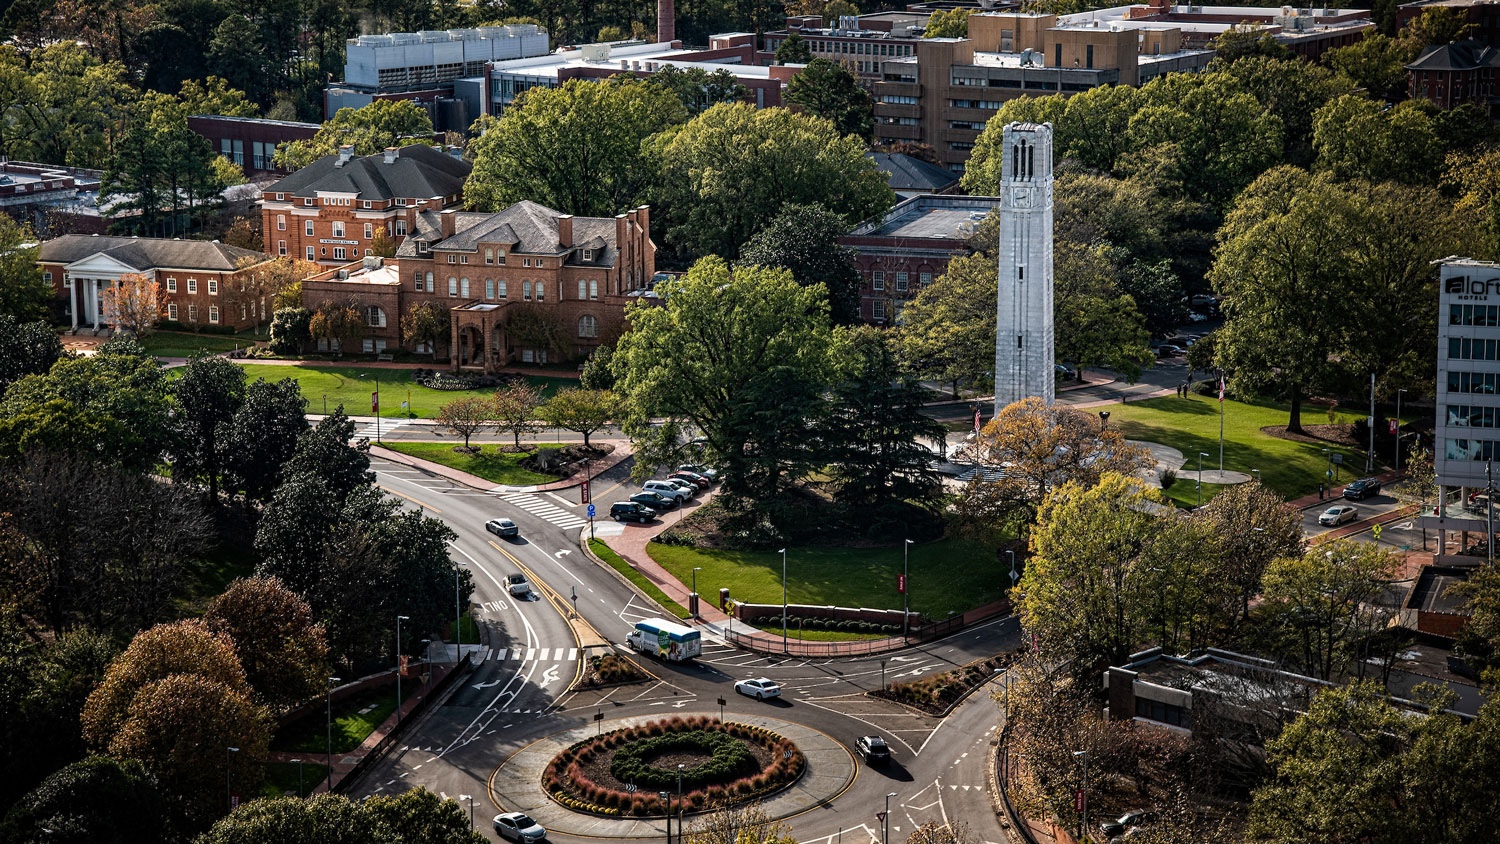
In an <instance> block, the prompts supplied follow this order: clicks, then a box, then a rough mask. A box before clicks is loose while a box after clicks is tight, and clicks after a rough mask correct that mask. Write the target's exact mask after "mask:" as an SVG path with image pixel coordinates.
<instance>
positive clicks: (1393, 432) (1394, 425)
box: [1391, 419, 1401, 437]
mask: <svg viewBox="0 0 1500 844" xmlns="http://www.w3.org/2000/svg"><path fill="white" fill-rule="evenodd" d="M1400 425H1401V423H1400V422H1397V421H1396V420H1394V419H1392V420H1391V436H1393V437H1394V436H1395V435H1396V429H1397V427H1399V426H1400Z"/></svg>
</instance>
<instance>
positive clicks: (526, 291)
mask: <svg viewBox="0 0 1500 844" xmlns="http://www.w3.org/2000/svg"><path fill="white" fill-rule="evenodd" d="M521 298H522V299H524V300H526V301H527V302H530V301H531V282H529V281H523V282H521Z"/></svg>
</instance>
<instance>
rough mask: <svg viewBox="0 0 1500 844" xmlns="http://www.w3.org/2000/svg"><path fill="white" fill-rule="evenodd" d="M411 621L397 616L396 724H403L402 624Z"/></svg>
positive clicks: (402, 616) (405, 617)
mask: <svg viewBox="0 0 1500 844" xmlns="http://www.w3.org/2000/svg"><path fill="white" fill-rule="evenodd" d="M403 621H411V619H410V618H408V617H407V616H404V615H398V616H396V723H397V724H399V723H401V622H403Z"/></svg>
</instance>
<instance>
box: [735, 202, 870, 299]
mask: <svg viewBox="0 0 1500 844" xmlns="http://www.w3.org/2000/svg"><path fill="white" fill-rule="evenodd" d="M848 231H849V227H848V225H847V224H846V223H845V222H844V221H843V219H841V218H840V217H839V216H838V215H837V214H834V213H833V212H832V211H829V210H828V209H827V208H824V207H823V206H822V205H818V204H813V205H786V206H783V207H782V209H781V211H780V213H778V214H777V215H776V216H775V217H773V218H772V219H771V220H770V221H769V222H767V223H766V225H765V227H764V228H762V229H761V230H760V231H758V232H756V233H755V236H754V237H752V238H750V240H749V241H748V242H747V243H746V244H745V248H744V250H743V251H742V252H741V253H740V264H741V265H742V266H743V265H749V264H755V265H759V266H762V267H780V268H781V269H786V270H791V271H792V277H793V278H795V279H796V280H797V283H798V284H802V285H808V284H822V285H823V286H824V287H825V288H827V289H828V306H829V313H830V316H832V318H833V321H834V324H836V325H851V324H853V323H856V322H858V321H859V284H860V280H859V270H858V269H856V268H855V266H854V250H852V249H850V248H848V247H846V246H840V245H839V242H838V240H839V238H840V237H843V236H844V235H845V234H847V233H848Z"/></svg>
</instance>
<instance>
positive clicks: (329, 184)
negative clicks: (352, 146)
mask: <svg viewBox="0 0 1500 844" xmlns="http://www.w3.org/2000/svg"><path fill="white" fill-rule="evenodd" d="M473 169H474V165H473V164H471V163H470V162H468V161H464V160H462V159H458V158H454V157H453V156H451V155H449V154H447V153H445V152H441V151H439V150H436V149H433V148H432V147H430V146H428V145H426V144H412V145H411V146H405V147H402V148H401V151H400V153H399V154H398V155H397V156H396V160H395V161H392V162H391V163H390V164H387V163H385V153H379V154H377V155H366V156H356V157H354V158H351V159H349V160H348V161H346V162H344V164H343V165H340V164H339V154H338V153H334V154H333V155H325V156H323V157H322V158H320V159H318V160H317V161H314V162H313V163H311V164H309V165H307V166H306V167H303V168H302V169H301V170H298V171H297V172H295V173H293V174H292V175H290V176H287V177H286V178H285V179H282V180H281V181H279V182H277V183H276V184H274V185H272V186H270V187H268V188H266V190H267V191H270V192H272V193H289V194H291V195H293V196H297V197H314V196H317V193H318V191H339V192H344V193H355V194H358V195H359V197H360V198H361V199H371V200H384V199H396V198H397V197H407V198H415V199H425V198H428V197H434V196H451V195H453V194H456V193H458V192H459V191H461V190H462V189H463V186H464V181H465V180H466V179H468V178H469V171H470V170H473Z"/></svg>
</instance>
